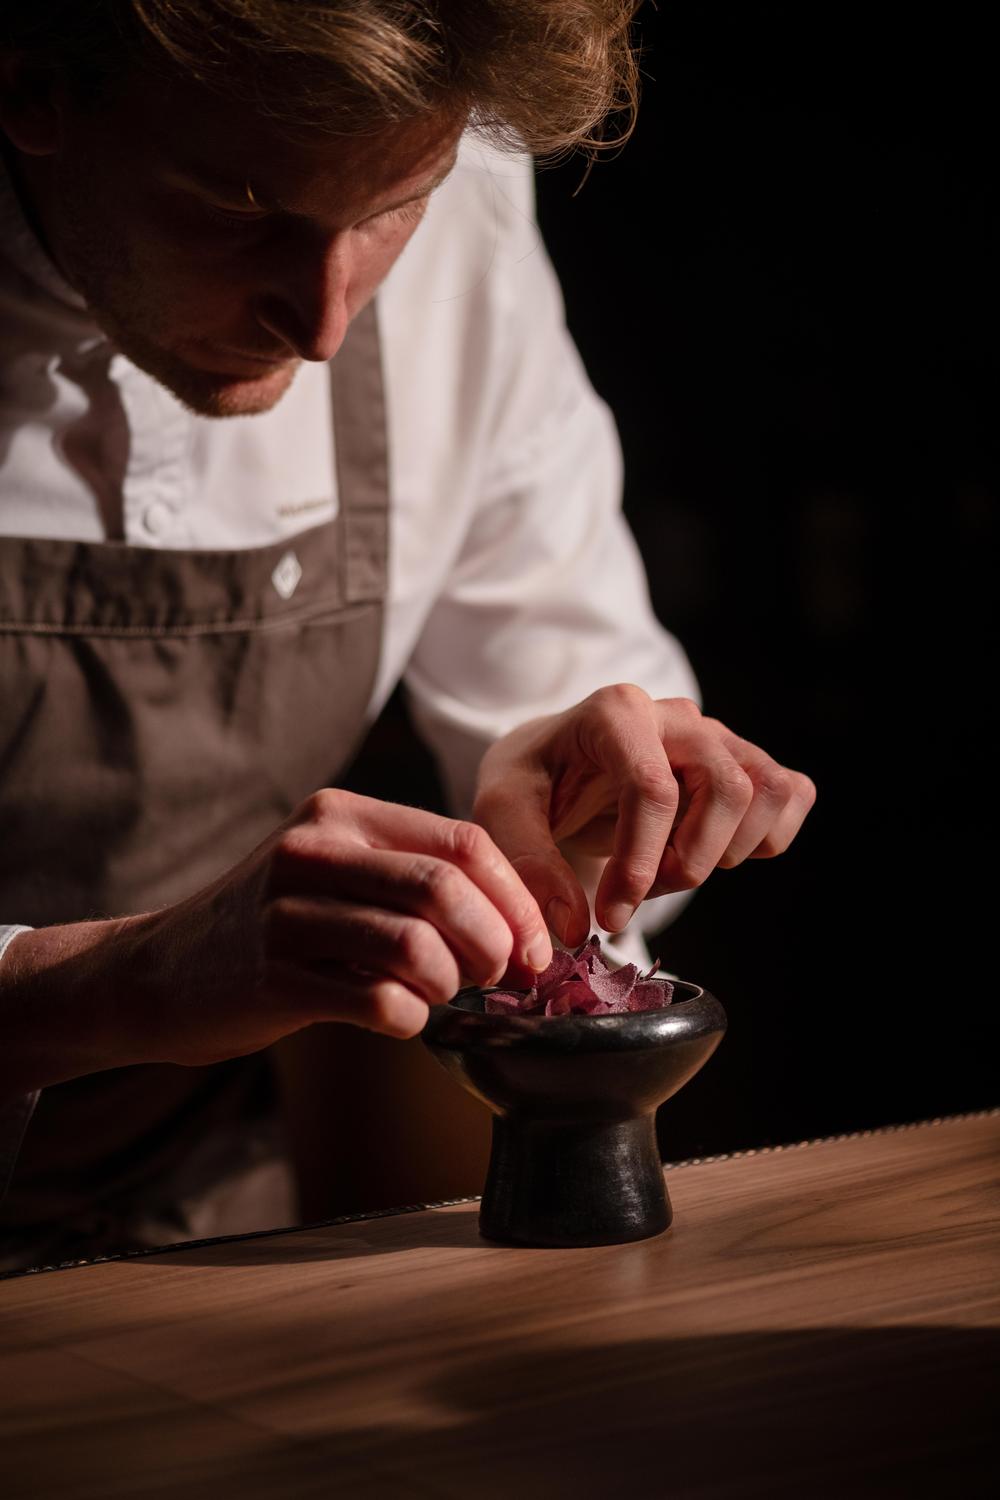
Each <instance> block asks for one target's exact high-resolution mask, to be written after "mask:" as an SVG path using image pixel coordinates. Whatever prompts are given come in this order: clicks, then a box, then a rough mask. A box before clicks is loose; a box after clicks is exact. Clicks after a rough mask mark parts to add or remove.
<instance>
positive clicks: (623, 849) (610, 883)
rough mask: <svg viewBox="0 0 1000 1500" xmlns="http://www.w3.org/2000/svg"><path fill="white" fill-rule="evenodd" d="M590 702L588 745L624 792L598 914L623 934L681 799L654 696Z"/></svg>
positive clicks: (621, 692) (609, 695)
mask: <svg viewBox="0 0 1000 1500" xmlns="http://www.w3.org/2000/svg"><path fill="white" fill-rule="evenodd" d="M590 701H591V704H592V712H591V714H590V715H589V716H588V718H587V719H586V721H584V722H583V723H582V724H581V728H580V744H581V748H582V749H583V751H584V752H585V753H586V754H587V755H588V756H589V757H590V759H591V760H592V761H593V762H594V764H595V765H597V766H598V767H599V768H600V770H601V771H602V772H603V773H604V775H605V776H606V777H607V779H608V781H609V782H610V784H611V786H612V787H616V788H617V789H618V797H617V818H616V822H615V836H614V845H613V848H612V852H611V856H610V858H609V859H608V862H607V864H606V865H605V868H604V873H603V875H602V876H601V882H600V885H599V886H598V888H597V897H596V901H595V914H596V916H597V920H598V922H600V924H601V925H602V926H603V927H605V928H606V929H607V930H608V931H609V932H620V931H621V930H622V928H623V927H625V926H627V924H628V922H629V919H630V918H631V916H632V913H633V912H634V911H635V908H636V907H637V906H638V905H639V902H640V901H642V900H643V899H644V898H645V896H646V895H647V894H648V892H649V890H650V888H651V886H652V885H653V882H654V881H655V879H656V877H657V872H658V869H659V866H660V861H661V859H662V856H663V850H664V846H665V845H666V842H667V839H668V838H669V836H670V831H671V828H672V827H673V823H674V818H675V816H676V813H677V804H678V800H679V795H680V794H679V789H678V786H677V781H676V778H675V776H674V774H673V771H672V770H671V763H670V760H669V759H668V757H667V752H666V750H665V749H664V746H663V735H662V732H661V728H660V714H659V709H658V707H657V705H656V704H654V703H653V701H652V699H651V698H649V697H648V695H647V694H646V693H644V692H642V691H641V689H639V688H634V687H631V686H629V685H623V686H620V687H616V688H613V689H607V690H605V691H603V692H602V693H600V694H595V695H594V697H593V698H592V699H591V700H590Z"/></svg>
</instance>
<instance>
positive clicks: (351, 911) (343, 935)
mask: <svg viewBox="0 0 1000 1500" xmlns="http://www.w3.org/2000/svg"><path fill="white" fill-rule="evenodd" d="M266 943H267V952H268V953H269V954H271V955H274V956H275V957H281V958H285V959H289V960H291V961H292V962H294V963H309V962H315V961H318V960H323V961H330V960H339V962H340V963H341V964H343V965H346V966H349V967H350V968H356V969H363V970H365V971H366V972H368V973H374V974H378V975H381V976H382V977H384V978H386V979H394V980H397V981H398V982H399V983H400V984H403V985H405V986H406V988H407V989H409V990H412V991H413V992H414V993H415V994H417V995H419V996H420V998H421V999H423V1000H426V1001H427V1003H428V1004H430V1005H441V1004H444V1003H445V1002H446V1001H448V1000H450V999H451V997H452V996H453V995H454V994H456V993H457V991H458V989H459V986H460V984H461V975H460V973H459V968H458V964H457V963H456V961H455V957H454V955H453V954H452V952H451V950H450V949H449V948H448V945H447V944H446V942H445V941H444V939H443V937H442V936H441V934H440V932H439V931H438V930H437V928H436V927H434V926H433V925H432V924H431V923H430V922H427V921H425V920H423V918H421V917H412V916H405V915H402V914H401V913H398V912H393V911H385V910H382V909H380V908H378V907H375V906H359V905H356V904H354V903H351V902H346V901H337V900H323V899H319V900H317V899H316V898H315V897H297V896H284V897H280V898H279V899H278V900H276V901H274V902H273V903H272V904H271V906H270V907H269V908H268V912H267V932H266Z"/></svg>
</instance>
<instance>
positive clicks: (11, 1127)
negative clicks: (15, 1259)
mask: <svg viewBox="0 0 1000 1500" xmlns="http://www.w3.org/2000/svg"><path fill="white" fill-rule="evenodd" d="M31 930H32V929H31V928H30V927H0V960H2V959H3V956H4V954H5V953H6V951H7V947H8V944H9V943H10V942H11V940H12V939H13V938H16V937H17V935H18V933H19V932H30V931H31ZM39 1092H40V1090H38V1089H36V1090H35V1091H34V1093H31V1094H17V1095H15V1096H14V1098H12V1099H0V1198H2V1197H3V1196H4V1194H5V1193H6V1191H7V1188H8V1186H9V1184H10V1179H11V1174H12V1173H13V1171H14V1163H15V1161H16V1160H17V1154H18V1152H19V1151H20V1149H21V1142H22V1140H23V1139H24V1132H25V1130H26V1129H27V1125H28V1121H29V1120H30V1119H31V1116H32V1115H33V1114H34V1112H35V1105H36V1104H37V1103H38V1095H39Z"/></svg>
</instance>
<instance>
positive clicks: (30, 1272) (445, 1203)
mask: <svg viewBox="0 0 1000 1500" xmlns="http://www.w3.org/2000/svg"><path fill="white" fill-rule="evenodd" d="M998 1116H1000V1105H996V1106H994V1107H993V1108H990V1109H975V1110H968V1111H965V1112H964V1113H961V1114H956V1115H935V1116H933V1117H932V1118H931V1119H928V1120H907V1121H904V1122H902V1123H900V1124H894V1125H876V1126H872V1127H871V1128H870V1129H867V1130H846V1131H842V1132H841V1133H839V1134H837V1135H821V1136H812V1137H809V1138H807V1139H806V1140H801V1141H784V1142H781V1143H780V1144H777V1145H773V1146H749V1147H747V1148H746V1149H745V1150H742V1151H722V1152H719V1153H718V1154H717V1155H715V1156H689V1157H685V1158H684V1160H683V1161H668V1162H664V1163H663V1170H664V1171H665V1172H679V1171H682V1170H683V1169H684V1168H685V1167H707V1166H714V1165H716V1164H717V1163H719V1162H727V1161H742V1160H743V1159H744V1158H747V1157H756V1156H777V1155H780V1154H781V1153H783V1152H786V1151H802V1150H804V1149H805V1148H807V1147H810V1146H829V1145H833V1144H834V1143H836V1142H840V1141H858V1140H865V1139H867V1138H868V1137H870V1136H885V1135H900V1134H902V1133H903V1132H905V1131H909V1130H928V1129H930V1128H931V1127H933V1126H935V1125H957V1124H961V1123H964V1122H967V1121H972V1120H991V1119H995V1118H996V1117H998ZM480 1196H481V1195H480V1194H478V1193H476V1194H472V1195H471V1196H469V1197H467V1198H442V1199H440V1200H439V1201H437V1202H435V1203H407V1204H403V1205H401V1206H399V1207H395V1208H374V1209H369V1210H368V1211H367V1212H366V1213H356V1214H339V1215H338V1216H337V1217H336V1218H334V1219H315V1220H313V1221H311V1222H310V1223H308V1224H284V1225H278V1226H277V1227H275V1228H273V1229H252V1230H248V1231H247V1232H246V1233H244V1234H220V1235H214V1236H212V1237H210V1238H208V1239H198V1240H178V1241H176V1242H175V1243H173V1244H170V1245H150V1246H148V1247H147V1248H145V1249H142V1250H122V1251H119V1252H118V1253H117V1254H114V1255H95V1256H94V1257H93V1258H92V1259H89V1260H64V1261H60V1262H58V1264H54V1265H44V1266H25V1267H23V1268H22V1269H20V1270H16V1271H0V1281H14V1280H17V1279H19V1278H21V1277H23V1276H41V1275H44V1274H47V1273H49V1272H51V1271H77V1270H80V1269H81V1268H82V1267H84V1266H103V1265H109V1264H111V1263H112V1262H114V1261H122V1260H140V1259H144V1258H145V1257H147V1256H150V1255H167V1254H172V1253H173V1252H174V1251H181V1250H198V1249H201V1248H203V1247H205V1246H208V1245H231V1244H234V1243H239V1242H241V1241H244V1240H247V1241H249V1240H260V1239H267V1238H273V1237H274V1236H276V1235H284V1234H302V1233H304V1232H305V1231H307V1230H312V1229H335V1228H338V1227H339V1226H340V1225H342V1224H364V1223H368V1222H369V1221H374V1220H377V1219H393V1218H396V1217H398V1216H401V1215H403V1214H420V1213H429V1212H430V1211H431V1210H433V1209H436V1208H456V1207H460V1206H461V1205H463V1204H466V1203H478V1202H479V1201H480Z"/></svg>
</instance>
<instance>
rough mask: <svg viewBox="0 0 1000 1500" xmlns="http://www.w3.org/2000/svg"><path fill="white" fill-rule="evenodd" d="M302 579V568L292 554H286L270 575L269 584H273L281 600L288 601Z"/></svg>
mask: <svg viewBox="0 0 1000 1500" xmlns="http://www.w3.org/2000/svg"><path fill="white" fill-rule="evenodd" d="M301 577H302V566H301V564H300V562H299V560H298V558H297V557H296V556H295V553H294V552H286V553H285V555H284V557H283V558H282V559H281V561H280V562H279V563H278V565H277V567H276V568H275V570H274V572H273V573H272V574H271V582H272V583H273V584H274V586H275V588H276V589H277V590H278V593H279V594H280V595H281V597H282V599H290V598H291V597H292V595H293V594H294V593H295V590H296V589H297V588H298V586H299V579H300V578H301Z"/></svg>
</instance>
